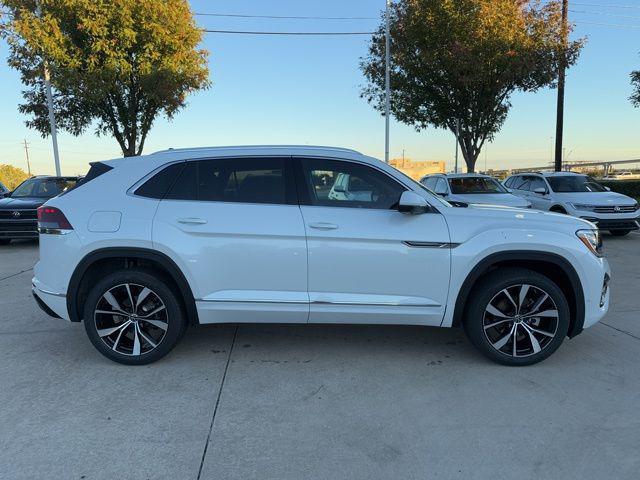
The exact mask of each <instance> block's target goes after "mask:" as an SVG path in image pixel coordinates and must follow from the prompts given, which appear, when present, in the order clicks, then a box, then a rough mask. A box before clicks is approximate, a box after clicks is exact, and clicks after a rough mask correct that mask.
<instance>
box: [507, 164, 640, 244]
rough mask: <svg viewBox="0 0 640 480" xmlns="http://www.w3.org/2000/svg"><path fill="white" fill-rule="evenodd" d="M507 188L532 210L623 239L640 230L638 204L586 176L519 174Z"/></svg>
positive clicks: (570, 174)
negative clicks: (574, 219) (581, 221)
mask: <svg viewBox="0 0 640 480" xmlns="http://www.w3.org/2000/svg"><path fill="white" fill-rule="evenodd" d="M504 185H505V187H507V188H509V189H510V191H512V192H513V193H514V194H516V195H518V196H521V197H523V198H525V199H527V200H529V201H530V202H531V203H532V204H533V208H537V209H539V210H547V211H550V212H556V213H563V214H568V215H573V216H574V217H580V218H584V219H585V220H588V221H590V222H593V223H595V224H596V225H597V226H598V228H599V229H600V230H608V231H609V232H610V233H611V234H612V235H615V236H624V235H627V234H629V232H631V231H633V230H638V229H639V228H640V223H638V222H639V221H640V218H639V217H640V212H638V210H640V206H639V205H638V202H637V201H635V200H634V199H633V198H631V197H627V196H626V195H622V194H621V193H615V192H611V191H610V190H609V189H608V188H607V187H604V186H602V185H600V184H599V183H598V182H597V181H596V180H594V179H593V178H591V177H589V176H587V175H582V174H579V173H573V172H549V173H520V174H517V175H513V176H511V177H509V178H507V179H506V180H505V182H504Z"/></svg>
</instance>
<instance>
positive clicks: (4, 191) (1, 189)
mask: <svg viewBox="0 0 640 480" xmlns="http://www.w3.org/2000/svg"><path fill="white" fill-rule="evenodd" d="M10 192H11V191H10V190H9V189H8V188H7V187H5V186H4V185H3V184H2V182H0V198H4V197H6V196H7V195H8V194H9V193H10Z"/></svg>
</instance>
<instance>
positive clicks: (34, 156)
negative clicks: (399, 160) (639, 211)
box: [0, 0, 640, 175]
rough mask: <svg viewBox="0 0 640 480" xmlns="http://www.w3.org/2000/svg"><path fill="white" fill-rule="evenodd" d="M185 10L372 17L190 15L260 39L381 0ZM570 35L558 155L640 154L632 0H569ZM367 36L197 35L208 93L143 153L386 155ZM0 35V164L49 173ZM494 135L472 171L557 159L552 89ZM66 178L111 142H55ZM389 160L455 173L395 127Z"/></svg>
mask: <svg viewBox="0 0 640 480" xmlns="http://www.w3.org/2000/svg"><path fill="white" fill-rule="evenodd" d="M191 4H192V7H193V10H194V12H197V13H223V14H248V15H276V16H325V17H326V16H331V17H336V16H340V17H371V18H372V19H365V20H282V19H255V18H250V19H247V18H221V17H212V16H197V17H196V18H197V21H198V23H199V24H200V25H201V26H202V27H204V28H209V29H225V30H262V31H264V30H267V31H364V32H368V31H373V30H375V28H376V26H377V24H378V23H379V22H380V15H381V12H382V10H383V9H384V0H350V1H348V2H347V1H344V0H342V1H339V0H323V1H322V2H320V1H306V2H301V1H299V0H297V1H295V0H270V1H264V0H234V1H233V2H230V1H217V0H209V1H205V0H192V1H191ZM570 19H571V21H573V22H575V23H576V29H575V31H574V33H573V36H574V37H587V45H586V47H585V48H584V50H583V52H582V55H581V57H580V60H579V61H578V64H577V65H576V66H575V67H573V68H572V69H571V70H570V71H569V73H568V77H567V91H566V107H565V108H566V110H565V112H566V114H565V147H566V159H567V160H569V161H578V160H585V161H586V160H590V161H599V160H626V159H631V158H640V109H638V108H633V107H632V105H631V103H630V102H629V100H628V98H629V96H630V95H631V90H632V89H631V84H630V79H629V74H630V72H631V71H633V70H637V69H640V0H612V1H608V0H593V1H592V2H589V1H587V0H585V1H584V3H583V2H574V1H573V0H571V1H570ZM369 38H370V37H369V36H336V37H293V36H269V37H266V36H248V35H247V36H244V35H222V34H205V38H204V41H203V47H204V48H205V49H207V50H208V51H209V52H210V58H209V68H210V76H211V81H212V82H213V86H212V88H211V89H209V90H206V91H203V92H198V93H196V94H193V95H191V96H190V97H189V99H188V105H187V107H186V108H185V109H184V110H183V111H181V112H180V113H178V115H177V116H176V117H175V118H174V119H173V120H172V121H171V122H168V121H167V120H165V119H164V118H159V119H158V120H157V121H156V123H155V125H154V127H153V129H152V130H151V132H150V134H149V137H148V139H147V142H146V146H145V153H151V152H154V151H157V150H162V149H166V148H169V147H174V148H178V147H190V146H213V145H248V144H309V145H331V146H341V147H348V148H354V149H356V150H359V151H361V152H363V153H365V154H368V155H372V156H374V157H377V158H383V157H384V118H383V117H382V116H381V115H380V114H379V113H378V112H376V111H374V109H373V108H372V107H371V106H370V105H369V104H368V103H367V102H366V101H364V100H363V99H361V98H360V95H359V93H360V89H361V87H362V85H363V84H364V78H363V76H362V74H361V72H360V70H359V67H358V64H359V59H360V58H361V57H363V56H364V55H365V54H366V52H367V44H368V41H369ZM7 55H8V48H7V46H6V43H4V42H2V41H0V92H2V95H1V98H0V125H1V127H2V128H0V152H1V153H0V163H8V164H11V165H15V166H18V167H21V168H23V169H25V170H26V167H27V164H26V157H25V150H24V146H23V141H24V140H26V141H27V142H28V144H29V157H30V160H31V171H32V173H34V174H51V173H53V172H54V171H55V170H54V162H53V154H52V149H51V140H50V138H46V139H43V138H41V137H40V135H39V134H38V133H37V132H35V131H33V130H29V129H28V128H27V127H26V126H25V124H24V120H25V118H24V117H23V116H22V115H21V114H20V113H19V112H18V110H17V107H18V104H19V103H20V102H21V90H22V85H21V83H20V79H19V76H18V73H17V72H16V71H14V70H11V69H10V68H9V67H8V66H7V64H6V58H7ZM512 104H513V107H512V109H511V112H510V114H509V117H508V119H507V121H506V122H505V124H504V126H503V128H502V130H501V131H500V132H499V133H498V134H497V136H496V138H495V139H494V141H493V142H492V143H490V144H487V145H486V146H485V148H484V149H483V152H482V153H481V155H480V158H479V160H478V168H479V169H484V168H485V165H486V168H490V169H491V168H524V167H528V166H541V165H545V164H547V163H549V162H550V161H551V159H552V149H553V145H554V135H555V107H556V91H555V90H548V89H547V90H541V91H539V92H536V93H526V94H515V95H514V96H513V97H512ZM58 143H59V148H60V157H61V164H62V173H63V174H67V175H72V174H83V173H85V172H86V171H87V169H88V163H89V162H92V161H99V160H105V159H109V158H115V157H119V156H121V152H120V149H119V147H118V145H117V143H116V141H115V140H114V139H112V138H110V137H96V136H95V135H94V134H93V131H92V130H88V131H87V132H85V133H84V134H83V135H82V136H80V137H73V136H71V135H69V134H66V133H63V132H60V133H59V135H58ZM390 151H391V157H392V158H393V157H400V156H402V154H403V152H404V154H405V156H406V157H408V158H411V159H413V160H418V161H420V160H444V161H446V162H447V168H452V162H453V158H454V154H455V140H454V137H453V135H452V134H451V133H450V132H446V131H443V130H435V129H433V128H429V129H426V130H423V131H420V132H417V131H416V130H415V129H414V128H413V127H411V126H407V125H403V124H400V123H398V122H396V121H395V120H392V122H391V143H390Z"/></svg>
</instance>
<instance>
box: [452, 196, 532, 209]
mask: <svg viewBox="0 0 640 480" xmlns="http://www.w3.org/2000/svg"><path fill="white" fill-rule="evenodd" d="M446 200H455V201H457V202H465V203H469V204H476V205H501V206H507V207H519V208H528V207H529V205H531V204H530V202H528V201H527V200H525V199H524V198H520V197H517V196H516V195H512V194H511V193H468V194H459V193H458V194H451V195H449V196H448V197H447V198H446Z"/></svg>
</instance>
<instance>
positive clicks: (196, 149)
mask: <svg viewBox="0 0 640 480" xmlns="http://www.w3.org/2000/svg"><path fill="white" fill-rule="evenodd" d="M253 148H264V149H273V150H276V149H283V148H296V149H300V150H332V151H335V152H348V153H357V154H358V155H361V153H360V152H358V151H357V150H353V149H351V148H342V147H325V146H321V145H232V146H217V147H186V148H168V149H166V150H159V151H157V152H153V153H152V154H151V155H159V154H166V153H180V152H182V153H184V152H203V151H207V150H248V149H253Z"/></svg>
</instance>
